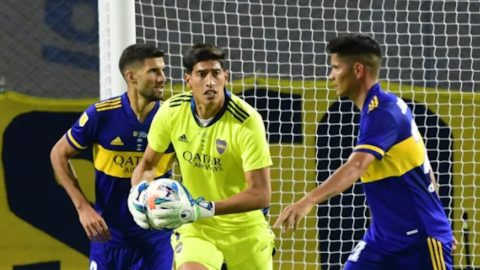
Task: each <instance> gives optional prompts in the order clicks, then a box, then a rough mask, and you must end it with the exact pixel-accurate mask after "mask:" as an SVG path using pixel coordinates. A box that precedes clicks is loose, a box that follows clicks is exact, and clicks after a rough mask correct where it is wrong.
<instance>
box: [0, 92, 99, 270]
mask: <svg viewBox="0 0 480 270" xmlns="http://www.w3.org/2000/svg"><path fill="white" fill-rule="evenodd" d="M95 101H96V100H94V99H91V100H55V99H39V98H34V97H28V96H24V95H21V94H16V93H12V92H9V91H7V92H4V93H2V94H0V108H2V110H0V133H1V136H0V145H1V162H0V200H1V201H2V203H0V213H1V216H2V221H1V222H0V239H2V241H0V248H1V249H2V252H0V269H12V268H13V269H15V270H40V269H42V270H59V269H62V270H64V269H85V268H87V267H88V258H87V255H88V253H89V248H90V245H89V240H88V238H87V237H86V235H85V232H84V230H83V228H82V226H81V225H80V222H79V220H78V215H77V213H76V210H75V208H74V206H73V203H72V202H71V200H70V198H69V197H68V195H67V193H66V192H65V190H64V189H63V188H62V187H61V186H60V185H59V182H58V181H57V179H56V177H55V175H54V172H53V169H52V166H51V164H50V150H51V148H52V147H53V145H54V144H55V143H56V141H57V140H58V139H59V138H60V137H61V136H62V135H63V134H65V132H66V131H67V130H68V128H69V127H70V126H71V125H72V124H73V123H74V122H75V121H76V120H77V118H78V117H79V116H80V114H81V112H82V111H83V110H84V109H86V108H87V106H88V105H90V104H91V103H93V102H95ZM72 164H73V167H74V169H75V172H76V174H77V177H78V178H79V182H80V186H81V187H82V190H83V191H84V193H85V194H86V196H87V198H88V199H89V200H90V201H91V202H93V201H94V200H95V195H94V168H93V164H92V151H91V149H87V150H85V151H83V152H81V153H80V154H79V155H77V156H76V157H75V158H74V159H73V160H72Z"/></svg>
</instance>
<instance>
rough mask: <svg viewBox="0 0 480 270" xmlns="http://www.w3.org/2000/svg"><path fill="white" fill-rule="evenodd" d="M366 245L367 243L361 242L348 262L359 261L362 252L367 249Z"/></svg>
mask: <svg viewBox="0 0 480 270" xmlns="http://www.w3.org/2000/svg"><path fill="white" fill-rule="evenodd" d="M366 245H367V243H366V242H365V241H362V240H360V242H358V244H357V246H356V247H355V248H354V249H353V251H352V254H350V256H348V260H349V261H352V262H356V261H358V258H359V257H360V253H361V252H362V250H363V249H364V248H365V246H366Z"/></svg>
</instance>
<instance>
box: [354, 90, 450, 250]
mask: <svg viewBox="0 0 480 270" xmlns="http://www.w3.org/2000/svg"><path fill="white" fill-rule="evenodd" d="M354 151H357V152H367V153H370V154H372V155H374V156H375V157H376V159H375V160H374V161H373V162H372V164H371V165H370V166H369V167H368V169H367V170H366V171H365V173H364V174H363V176H362V177H361V181H362V183H363V189H364V191H365V195H366V198H367V203H368V206H369V208H370V211H371V215H372V224H371V227H370V228H369V230H368V232H367V234H366V236H365V239H364V240H365V241H366V242H367V243H374V244H376V245H379V246H381V247H382V248H384V249H386V250H389V251H392V252H393V251H401V250H404V249H406V248H408V247H409V246H411V245H412V244H414V243H415V242H417V241H425V239H426V238H427V237H433V238H435V239H438V240H440V241H444V243H449V242H451V241H452V231H451V228H450V224H449V222H448V219H447V216H446V214H445V212H444V210H443V207H442V204H441V202H440V199H439V198H438V196H437V194H436V192H435V189H434V186H433V183H432V180H431V179H430V175H429V172H430V169H431V168H430V162H429V160H428V156H427V152H426V148H425V145H424V142H423V139H422V136H421V134H420V133H419V131H418V128H417V125H416V124H415V121H414V119H413V116H412V112H411V110H410V108H409V107H408V106H407V104H406V103H405V102H404V101H403V100H402V99H401V98H399V97H397V96H395V95H394V94H392V93H387V92H384V91H382V90H381V89H380V85H379V84H376V85H375V86H374V87H373V88H372V89H371V90H370V91H369V92H368V94H367V96H366V99H365V103H364V105H363V109H362V112H361V118H360V132H359V137H358V141H357V146H356V147H355V150H354Z"/></svg>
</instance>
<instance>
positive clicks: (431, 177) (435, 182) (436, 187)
mask: <svg viewBox="0 0 480 270" xmlns="http://www.w3.org/2000/svg"><path fill="white" fill-rule="evenodd" d="M430 179H432V183H433V187H434V188H435V192H436V193H437V196H439V197H440V191H439V187H438V184H437V180H436V179H435V175H434V174H433V170H432V169H430Z"/></svg>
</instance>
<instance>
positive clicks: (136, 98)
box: [127, 91, 155, 123]
mask: <svg viewBox="0 0 480 270" xmlns="http://www.w3.org/2000/svg"><path fill="white" fill-rule="evenodd" d="M127 95H128V99H129V100H130V107H131V108H132V111H133V113H134V114H135V116H136V117H137V119H138V121H139V122H140V123H141V122H143V120H145V118H147V115H148V114H149V113H150V112H151V111H152V110H153V108H154V107H155V102H151V101H149V100H147V99H145V98H144V97H142V96H140V95H138V94H136V93H133V92H132V91H129V92H128V93H127Z"/></svg>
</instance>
